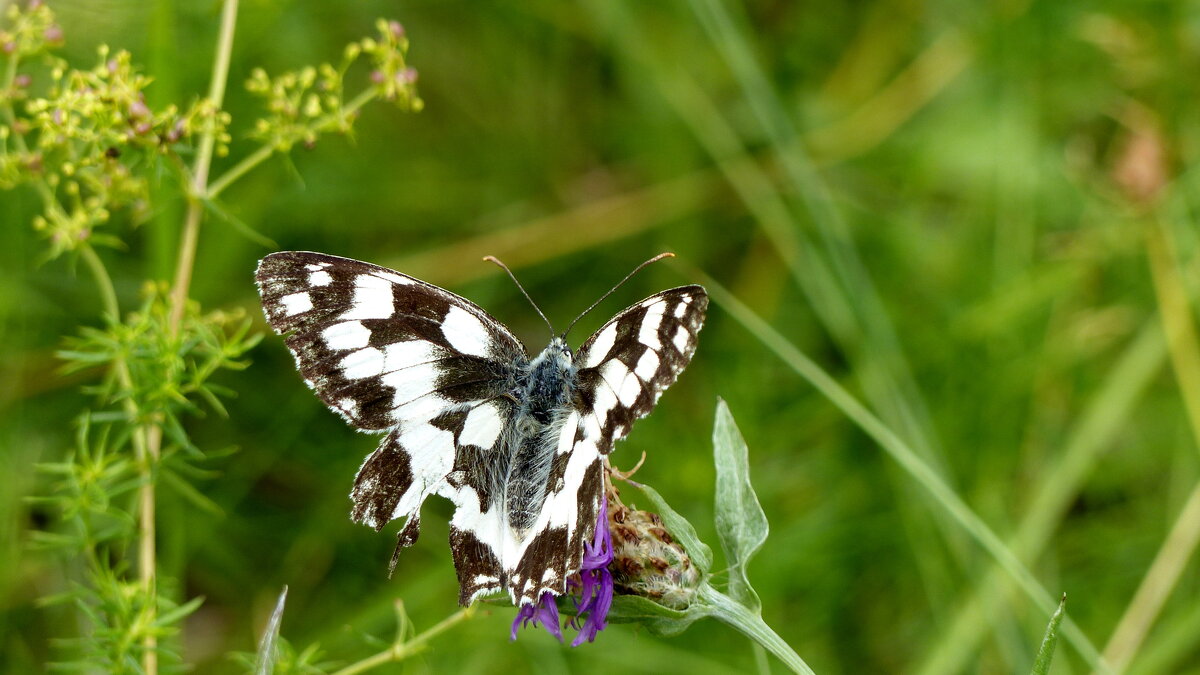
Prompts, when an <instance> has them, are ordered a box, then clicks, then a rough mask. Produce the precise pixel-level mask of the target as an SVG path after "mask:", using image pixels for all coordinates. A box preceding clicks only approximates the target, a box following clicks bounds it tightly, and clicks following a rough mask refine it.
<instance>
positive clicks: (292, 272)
mask: <svg viewBox="0 0 1200 675" xmlns="http://www.w3.org/2000/svg"><path fill="white" fill-rule="evenodd" d="M639 269H640V268H639ZM635 271H636V270H635ZM510 274H511V273H510ZM631 276H632V275H631ZM256 278H257V281H258V288H259V292H260V294H261V295H262V302H263V308H264V310H265V312H266V316H267V320H268V321H269V322H270V324H271V326H272V328H274V329H275V331H276V332H277V333H280V334H281V335H285V336H286V337H285V342H286V343H287V346H288V348H289V349H290V350H291V351H292V354H293V355H294V356H295V357H296V365H297V367H298V368H299V370H300V374H301V375H302V376H303V377H304V380H305V381H306V382H307V383H308V385H309V386H310V387H312V388H313V389H314V390H315V391H316V393H317V396H319V397H320V398H321V400H322V401H324V402H325V404H326V405H327V406H329V407H330V408H331V409H332V410H334V411H335V412H337V413H339V414H340V415H342V417H344V418H346V420H347V421H348V422H349V423H350V424H351V425H352V426H354V427H355V428H356V429H358V430H360V431H366V432H377V433H385V434H386V436H384V438H383V441H382V442H381V443H380V444H379V448H378V449H376V450H375V452H373V453H371V454H370V455H369V456H368V457H367V458H366V461H364V462H363V464H362V468H360V469H359V471H358V476H357V477H356V478H355V481H354V488H353V491H352V492H351V493H350V497H351V499H352V500H353V502H354V506H353V518H354V520H355V521H358V522H362V523H366V524H367V525H370V526H372V527H374V528H375V529H376V530H379V529H382V528H383V526H384V525H385V524H387V523H388V522H389V521H391V520H392V519H395V518H400V517H405V518H406V521H405V524H404V526H403V528H402V529H401V531H400V533H399V536H398V539H399V541H398V543H397V546H396V552H397V555H398V554H399V551H400V549H401V548H402V547H405V546H409V545H411V544H412V543H413V542H415V541H416V539H417V535H418V533H419V529H420V516H419V512H420V508H421V503H422V502H423V501H424V500H425V498H426V497H427V496H429V495H430V494H439V495H441V496H443V497H446V498H447V499H450V500H451V501H452V502H453V503H454V505H455V512H454V517H453V519H452V520H451V523H450V548H451V551H452V554H453V556H454V566H455V569H456V570H457V573H458V582H459V588H460V592H459V602H460V603H462V604H464V605H467V604H470V602H471V601H472V600H474V599H475V598H476V597H477V596H479V595H481V594H487V593H491V592H498V591H507V592H508V594H509V595H510V596H511V597H512V599H513V602H514V604H526V603H530V602H534V601H535V600H536V599H538V598H540V597H541V595H542V593H543V592H547V591H548V592H550V593H553V594H555V595H559V594H562V593H564V592H565V591H566V584H567V579H568V577H570V576H571V575H573V574H575V573H577V572H578V571H579V567H580V560H581V558H582V555H583V552H584V542H589V541H591V540H592V535H593V529H594V528H595V526H596V521H597V516H598V514H597V509H599V508H600V503H601V493H602V490H603V475H602V472H603V463H602V458H603V457H604V456H605V455H607V454H608V453H609V452H610V451H611V450H612V448H613V443H614V442H615V441H617V440H619V439H621V438H623V437H624V436H625V435H626V434H627V433H629V428H630V426H631V425H632V424H633V422H634V420H636V419H638V418H640V417H643V416H645V415H646V414H648V413H649V412H650V410H651V409H652V408H653V407H654V404H655V403H656V402H657V401H658V397H659V395H661V394H662V392H663V390H665V389H666V388H667V387H668V386H670V385H671V383H673V382H674V381H675V379H676V378H677V377H678V376H679V373H680V372H681V371H682V370H683V369H684V367H685V366H686V365H687V364H688V361H690V360H691V358H692V353H693V352H694V351H695V349H696V334H697V332H698V331H699V330H700V327H701V325H702V324H703V322H704V312H705V309H706V308H707V307H708V295H707V294H706V293H705V292H704V289H703V288H701V287H700V286H681V287H679V288H672V289H670V290H666V291H663V292H661V293H658V294H656V295H652V296H650V297H649V298H646V299H645V300H643V301H641V302H639V303H637V304H635V305H633V306H631V307H629V308H627V309H625V310H624V311H622V312H620V313H619V314H617V315H616V316H615V317H613V318H612V319H611V320H610V321H609V322H608V323H606V324H604V326H603V327H601V328H600V330H599V331H597V332H596V333H595V334H594V335H592V336H591V337H589V338H588V339H587V340H585V341H584V343H583V345H582V346H581V347H580V348H579V350H578V352H576V353H574V354H572V352H571V350H570V348H569V347H568V346H567V344H566V341H565V339H564V337H565V333H564V334H563V336H558V337H554V338H553V339H551V341H550V345H549V346H548V347H546V349H544V350H543V351H542V352H541V353H540V354H538V355H537V356H536V357H534V358H532V359H531V358H529V355H528V353H527V352H526V351H525V348H524V346H523V345H522V344H521V343H520V342H519V341H518V340H517V339H516V337H514V336H513V334H512V332H511V331H509V329H508V328H506V327H505V326H504V325H503V324H502V323H500V322H499V321H497V320H496V319H494V318H492V317H491V316H490V315H489V314H488V313H487V312H485V311H484V310H483V309H481V308H480V307H479V306H478V305H476V304H474V303H472V302H471V301H470V300H467V299H465V298H462V297H459V296H457V295H455V294H453V293H451V292H449V291H446V290H443V289H441V288H438V287H437V286H433V285H432V284H428V283H425V282H424V281H421V280H419V279H414V278H412V277H410V276H407V275H404V274H401V273H399V272H395V271H393V270H390V269H387V268H384V267H379V266H377V265H372V264H369V263H365V262H359V261H357V260H349V259H347V258H339V257H336V256H331V255H325V254H322V253H304V252H293V251H287V252H281V253H273V254H271V255H269V256H267V257H266V258H263V259H262V261H261V262H260V263H259V265H258V271H257V274H256ZM626 278H628V277H626ZM618 285H619V284H618ZM614 290H615V288H614ZM610 293H611V291H610ZM605 297H607V295H606V296H605ZM601 300H603V298H601ZM597 302H599V301H597ZM594 306H595V305H593V307H594ZM539 313H540V311H539ZM585 313H586V312H585ZM581 316H582V315H581ZM568 330H570V329H568ZM551 332H552V333H553V331H551ZM395 564H396V557H395V556H393V559H392V565H393V567H394V566H395Z"/></svg>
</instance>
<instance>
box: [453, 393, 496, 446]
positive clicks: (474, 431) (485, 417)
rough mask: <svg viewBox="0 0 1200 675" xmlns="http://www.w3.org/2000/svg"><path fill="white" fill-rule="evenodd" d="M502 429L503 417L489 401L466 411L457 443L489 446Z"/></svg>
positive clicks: (494, 441)
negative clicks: (465, 417)
mask: <svg viewBox="0 0 1200 675" xmlns="http://www.w3.org/2000/svg"><path fill="white" fill-rule="evenodd" d="M503 429H504V418H503V417H501V416H500V411H499V410H497V409H496V406H494V405H492V404H490V403H484V404H482V405H478V406H475V407H474V408H472V409H471V412H469V413H467V419H466V420H465V421H464V422H463V429H462V433H460V434H459V435H458V442H459V444H464V445H476V446H479V447H481V448H491V447H492V446H493V445H495V444H496V439H497V438H499V437H500V432H501V431H502V430H503Z"/></svg>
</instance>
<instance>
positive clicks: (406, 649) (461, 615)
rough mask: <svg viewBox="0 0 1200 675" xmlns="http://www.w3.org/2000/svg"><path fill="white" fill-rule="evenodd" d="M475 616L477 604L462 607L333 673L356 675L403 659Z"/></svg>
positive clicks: (336, 674) (335, 674)
mask: <svg viewBox="0 0 1200 675" xmlns="http://www.w3.org/2000/svg"><path fill="white" fill-rule="evenodd" d="M473 616H475V605H471V606H470V607H466V608H463V609H460V610H458V611H457V612H455V613H453V614H451V615H450V616H448V617H446V618H445V619H442V620H441V621H440V622H438V623H437V625H435V626H433V627H432V628H430V629H429V630H427V631H425V632H424V633H421V634H420V635H418V636H416V637H414V638H413V639H411V640H408V641H404V642H402V641H401V640H403V636H398V637H397V639H396V642H395V643H394V644H392V645H391V646H390V647H388V648H387V649H385V650H383V651H381V652H379V653H378V654H374V655H372V656H368V657H367V658H365V659H363V660H361V661H356V662H354V663H352V664H350V665H348V666H346V667H345V668H342V669H341V670H339V671H337V672H335V673H334V674H333V675H356V674H357V673H365V672H366V671H368V670H370V669H372V668H378V667H379V666H382V665H383V664H385V663H395V662H397V661H403V660H404V659H406V658H408V657H410V656H412V655H413V654H416V653H417V652H419V651H421V650H422V649H424V648H425V645H426V643H427V642H429V641H430V640H432V639H433V638H435V637H437V636H438V635H440V634H441V633H444V632H446V631H447V630H449V629H450V628H452V627H454V626H455V625H457V624H460V623H462V622H463V621H466V620H467V619H470V618H471V617H473Z"/></svg>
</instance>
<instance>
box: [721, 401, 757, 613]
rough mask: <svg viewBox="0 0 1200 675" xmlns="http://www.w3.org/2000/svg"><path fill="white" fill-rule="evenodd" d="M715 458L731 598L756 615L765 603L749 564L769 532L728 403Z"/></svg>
mask: <svg viewBox="0 0 1200 675" xmlns="http://www.w3.org/2000/svg"><path fill="white" fill-rule="evenodd" d="M713 457H714V459H715V460H716V467H717V494H716V521H717V523H716V524H717V534H718V535H719V536H720V537H721V548H722V549H724V551H725V560H726V562H728V563H729V591H728V592H729V596H730V597H731V598H733V599H734V600H736V601H738V602H739V603H741V604H742V605H745V606H746V608H748V609H750V610H751V611H755V612H757V611H760V610H761V609H762V601H761V600H759V597H758V594H757V593H755V592H754V589H753V588H751V587H750V581H749V579H747V578H746V564H747V563H748V562H750V558H751V557H752V556H753V555H754V554H755V553H757V552H758V549H760V548H762V545H763V542H765V541H766V540H767V532H768V531H769V529H770V528H768V527H767V514H765V513H763V510H762V506H761V505H760V504H759V503H758V496H757V495H756V494H754V488H753V487H752V486H751V485H750V450H749V448H747V447H746V439H744V438H742V432H740V431H738V428H737V423H736V422H734V421H733V414H732V413H730V412H729V406H727V405H726V404H725V401H718V402H717V418H716V422H714V423H713Z"/></svg>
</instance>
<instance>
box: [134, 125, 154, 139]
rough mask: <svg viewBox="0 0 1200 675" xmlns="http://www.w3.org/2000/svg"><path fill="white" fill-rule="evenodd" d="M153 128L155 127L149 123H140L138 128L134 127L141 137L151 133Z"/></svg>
mask: <svg viewBox="0 0 1200 675" xmlns="http://www.w3.org/2000/svg"><path fill="white" fill-rule="evenodd" d="M152 128H153V127H151V126H150V123H149V122H139V123H138V124H137V125H136V126H134V127H133V130H134V131H136V132H137V133H138V135H139V136H141V135H142V134H145V133H146V132H148V131H150V129H152Z"/></svg>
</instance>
